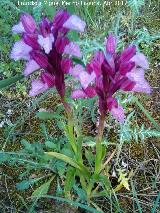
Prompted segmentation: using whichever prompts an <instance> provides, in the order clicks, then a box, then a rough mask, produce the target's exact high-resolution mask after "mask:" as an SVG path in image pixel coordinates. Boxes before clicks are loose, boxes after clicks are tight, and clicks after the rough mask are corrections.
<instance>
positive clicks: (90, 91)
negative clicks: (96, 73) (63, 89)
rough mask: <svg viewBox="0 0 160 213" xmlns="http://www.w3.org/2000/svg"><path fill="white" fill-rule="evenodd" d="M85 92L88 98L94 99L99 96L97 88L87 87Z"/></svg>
mask: <svg viewBox="0 0 160 213" xmlns="http://www.w3.org/2000/svg"><path fill="white" fill-rule="evenodd" d="M84 91H85V93H86V95H87V97H88V98H93V97H95V96H96V95H97V93H96V90H95V88H94V87H91V86H90V87H87V88H86V89H85V90H84Z"/></svg>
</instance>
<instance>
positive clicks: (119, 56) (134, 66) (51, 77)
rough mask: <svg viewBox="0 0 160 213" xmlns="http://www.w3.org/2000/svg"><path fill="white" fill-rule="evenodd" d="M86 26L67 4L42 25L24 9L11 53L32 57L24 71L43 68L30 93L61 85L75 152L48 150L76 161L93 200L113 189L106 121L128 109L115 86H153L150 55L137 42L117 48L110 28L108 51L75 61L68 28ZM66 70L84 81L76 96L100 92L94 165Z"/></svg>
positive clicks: (78, 53) (119, 118) (75, 47)
mask: <svg viewBox="0 0 160 213" xmlns="http://www.w3.org/2000/svg"><path fill="white" fill-rule="evenodd" d="M85 26H86V24H85V22H84V21H82V20H81V19H80V18H79V17H78V16H76V15H70V14H69V13H68V12H67V11H66V10H59V11H58V12H57V13H56V15H55V16H54V18H53V21H52V22H51V21H49V20H48V19H47V18H46V17H44V18H43V19H42V21H41V23H40V24H39V26H38V25H37V24H36V23H35V21H34V19H33V17H32V16H31V15H29V14H26V13H24V14H22V15H21V17H20V22H19V23H18V24H17V25H15V26H13V28H12V31H13V33H19V34H20V35H21V39H20V40H19V41H17V42H16V43H15V44H14V46H13V49H12V51H11V58H12V59H14V60H20V59H24V60H26V61H27V62H26V66H25V69H24V71H23V75H24V76H25V77H28V76H30V75H31V74H33V73H35V72H39V77H38V78H37V79H34V80H32V82H31V89H30V91H29V95H30V96H36V95H38V94H40V93H43V92H45V91H46V90H48V89H49V88H51V87H54V86H55V87H56V90H57V92H58V94H59V95H60V98H61V102H62V104H63V105H64V109H65V111H66V115H67V119H68V123H67V124H66V125H65V132H66V134H67V136H68V139H69V142H70V145H71V149H72V152H73V155H72V158H71V157H69V156H67V155H64V154H61V153H57V152H54V151H53V152H46V153H45V154H46V155H47V156H51V157H54V158H58V159H60V160H62V161H65V162H67V163H68V164H69V165H70V166H71V167H73V170H72V173H73V175H74V176H79V178H80V183H81V187H82V188H83V189H84V191H85V192H86V195H87V199H88V201H89V200H90V199H91V197H94V196H97V193H98V191H99V190H100V189H99V188H100V186H102V187H103V190H102V191H101V195H105V194H108V193H111V192H113V191H114V190H112V189H111V184H110V181H109V176H106V173H105V165H106V163H104V162H103V161H104V158H105V149H104V147H103V145H102V141H103V131H104V122H105V119H106V116H107V114H108V113H109V112H110V113H111V114H112V116H113V117H114V118H115V119H116V120H117V121H118V122H120V123H123V122H124V120H125V115H124V109H123V107H122V106H121V105H120V104H119V103H118V101H117V99H116V92H117V91H119V90H121V91H123V92H144V93H147V94H150V93H151V87H150V85H149V84H148V82H147V81H146V80H145V78H144V72H145V70H146V69H148V68H149V64H148V61H147V59H146V57H145V56H144V55H143V54H142V53H139V52H137V49H136V46H134V45H129V46H128V47H126V48H124V50H122V51H117V49H116V46H117V38H116V37H115V36H114V35H113V34H111V33H110V34H109V35H108V37H107V38H106V40H105V51H104V52H103V51H97V52H95V53H94V54H93V56H92V58H91V60H90V61H89V62H88V63H87V64H86V65H85V66H82V65H81V64H77V63H75V61H74V60H73V59H74V58H75V57H76V58H79V59H80V58H81V57H82V53H81V51H80V47H79V46H78V44H77V43H76V42H72V41H70V40H69V38H68V37H67V33H68V32H69V31H70V30H75V31H78V32H80V33H82V32H84V30H85ZM65 75H70V76H72V78H73V82H74V79H76V80H78V81H79V85H78V88H75V89H74V90H73V91H72V94H71V98H72V99H78V98H93V97H95V96H97V97H98V102H99V104H98V108H99V112H100V118H99V127H98V131H97V132H98V133H97V137H96V140H95V141H96V154H95V165H94V169H93V167H88V166H87V165H86V163H84V162H86V161H85V159H84V156H83V151H82V147H83V142H84V141H83V140H84V137H83V135H82V133H81V131H77V130H76V128H74V127H75V125H77V123H76V118H74V116H73V109H72V106H71V105H70V104H69V103H67V102H66V101H65V91H66V87H67V85H66V84H65ZM70 166H69V167H68V169H69V171H70ZM95 184H96V186H95ZM97 184H98V185H97ZM115 191H116V189H115Z"/></svg>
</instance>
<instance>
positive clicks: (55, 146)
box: [45, 141, 57, 149]
mask: <svg viewBox="0 0 160 213" xmlns="http://www.w3.org/2000/svg"><path fill="white" fill-rule="evenodd" d="M45 145H46V147H48V148H50V149H56V148H57V144H55V143H53V142H51V141H46V142H45Z"/></svg>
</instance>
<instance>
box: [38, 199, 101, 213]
mask: <svg viewBox="0 0 160 213" xmlns="http://www.w3.org/2000/svg"><path fill="white" fill-rule="evenodd" d="M41 198H51V199H54V200H57V201H60V202H65V203H68V204H70V205H72V206H75V207H80V208H82V209H85V210H87V212H92V213H102V212H101V211H98V210H96V209H94V208H92V207H90V206H87V205H84V204H81V203H78V202H77V201H72V200H68V199H65V198H61V197H55V196H51V195H45V196H41Z"/></svg>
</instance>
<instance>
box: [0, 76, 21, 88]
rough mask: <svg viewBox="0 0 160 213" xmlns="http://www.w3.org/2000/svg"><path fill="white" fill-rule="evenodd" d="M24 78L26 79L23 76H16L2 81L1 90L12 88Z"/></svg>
mask: <svg viewBox="0 0 160 213" xmlns="http://www.w3.org/2000/svg"><path fill="white" fill-rule="evenodd" d="M22 78H24V76H23V75H16V76H14V77H12V78H8V79H4V80H1V81H0V89H3V88H5V87H8V86H11V85H12V84H14V83H16V82H17V81H19V80H21V79H22Z"/></svg>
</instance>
